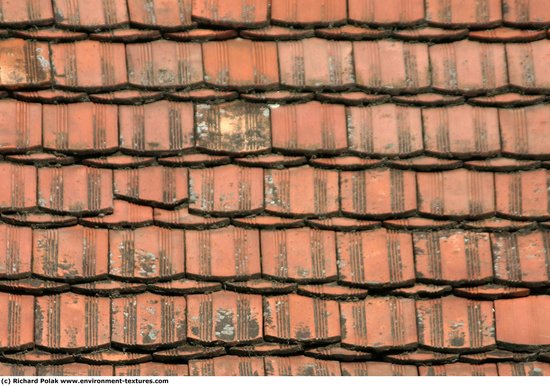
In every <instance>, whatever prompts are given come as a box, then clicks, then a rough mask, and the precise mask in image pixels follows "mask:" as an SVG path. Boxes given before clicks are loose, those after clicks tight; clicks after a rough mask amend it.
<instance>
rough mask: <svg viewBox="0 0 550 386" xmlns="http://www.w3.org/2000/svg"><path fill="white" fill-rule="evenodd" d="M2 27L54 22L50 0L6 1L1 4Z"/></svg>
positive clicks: (0, 23) (0, 22) (0, 24)
mask: <svg viewBox="0 0 550 386" xmlns="http://www.w3.org/2000/svg"><path fill="white" fill-rule="evenodd" d="M0 13H1V14H2V21H0V26H2V27H26V26H37V25H48V24H51V23H53V21H54V19H53V18H54V14H53V9H52V2H51V1H50V0H23V1H13V2H12V1H4V2H2V4H1V5H0Z"/></svg>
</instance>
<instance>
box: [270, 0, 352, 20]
mask: <svg viewBox="0 0 550 386" xmlns="http://www.w3.org/2000/svg"><path fill="white" fill-rule="evenodd" d="M346 19H347V12H346V2H345V1H340V0H321V1H318V0H302V1H299V2H295V1H286V0H271V20H273V21H274V22H277V23H284V24H289V25H302V26H305V25H315V26H326V25H335V24H341V23H344V22H345V21H346Z"/></svg>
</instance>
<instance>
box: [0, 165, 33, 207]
mask: <svg viewBox="0 0 550 386" xmlns="http://www.w3.org/2000/svg"><path fill="white" fill-rule="evenodd" d="M0 181H4V183H3V184H2V186H1V187H0V208H1V209H4V210H6V209H7V210H21V209H23V210H24V209H32V208H36V206H37V200H36V185H37V183H36V168H35V167H34V166H26V165H15V164H12V163H7V162H1V163H0Z"/></svg>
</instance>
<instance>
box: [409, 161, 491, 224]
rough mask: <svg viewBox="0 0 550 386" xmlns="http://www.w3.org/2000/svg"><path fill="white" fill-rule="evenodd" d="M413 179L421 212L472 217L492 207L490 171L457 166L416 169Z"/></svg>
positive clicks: (488, 213)
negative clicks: (443, 169)
mask: <svg viewBox="0 0 550 386" xmlns="http://www.w3.org/2000/svg"><path fill="white" fill-rule="evenodd" d="M416 179H417V189H418V211H419V212H420V213H421V214H424V215H428V216H434V217H452V218H467V219H475V218H479V217H487V216H490V215H491V214H493V213H494V211H495V195H494V189H495V186H494V179H493V173H485V172H476V171H469V170H465V169H457V170H450V171H444V172H437V173H416Z"/></svg>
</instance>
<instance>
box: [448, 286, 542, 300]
mask: <svg viewBox="0 0 550 386" xmlns="http://www.w3.org/2000/svg"><path fill="white" fill-rule="evenodd" d="M530 292H531V290H530V289H529V288H521V287H508V286H505V285H500V284H485V285H481V286H477V287H458V288H454V289H453V293H454V294H455V295H457V296H460V297H465V298H470V299H487V300H494V299H506V298H521V297H524V296H529V294H530Z"/></svg>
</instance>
